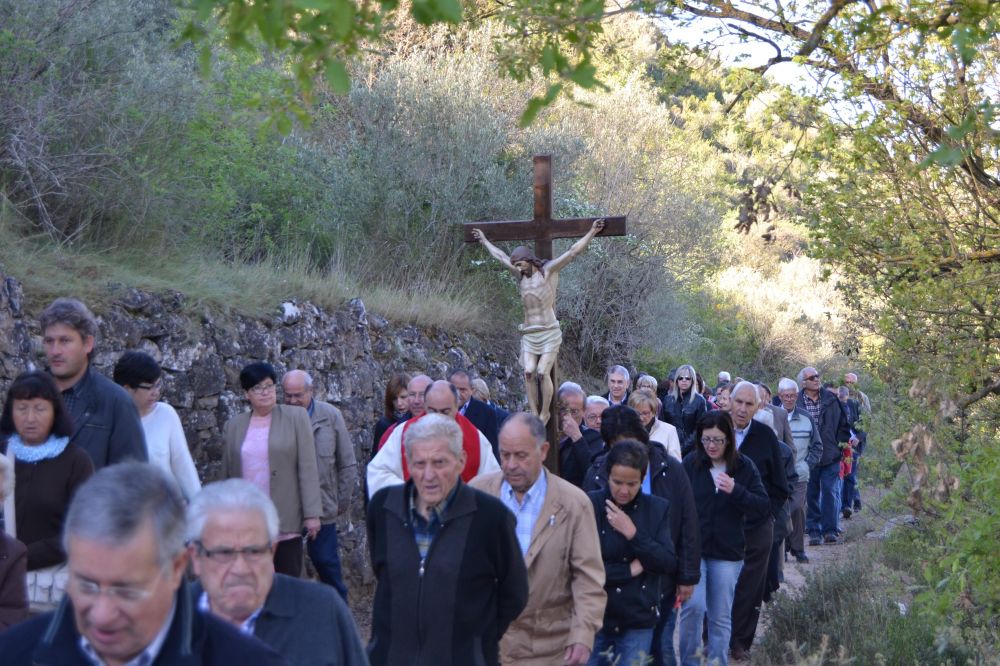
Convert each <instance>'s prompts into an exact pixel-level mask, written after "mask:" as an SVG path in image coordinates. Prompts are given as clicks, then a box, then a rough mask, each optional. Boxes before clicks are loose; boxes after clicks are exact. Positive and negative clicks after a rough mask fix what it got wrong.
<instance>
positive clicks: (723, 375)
mask: <svg viewBox="0 0 1000 666" xmlns="http://www.w3.org/2000/svg"><path fill="white" fill-rule="evenodd" d="M732 380H733V377H732V375H730V374H729V373H728V372H726V371H725V370H722V371H720V372H719V381H720V382H729V381H732Z"/></svg>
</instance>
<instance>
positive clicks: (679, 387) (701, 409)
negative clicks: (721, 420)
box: [660, 365, 708, 455]
mask: <svg viewBox="0 0 1000 666" xmlns="http://www.w3.org/2000/svg"><path fill="white" fill-rule="evenodd" d="M697 377H698V373H697V372H695V370H694V367H693V366H691V365H682V366H681V367H679V368H677V374H676V375H675V377H674V385H673V387H672V388H671V389H670V393H669V394H668V395H667V397H666V398H665V399H664V400H663V407H662V408H661V410H660V412H661V416H660V418H661V420H663V421H664V422H666V423H669V424H670V425H672V426H674V427H675V428H677V436H678V437H679V438H680V440H681V453H683V454H684V455H687V454H688V453H690V452H691V451H692V450H694V447H695V440H694V433H695V429H696V427H697V424H698V419H700V418H701V416H702V414H704V413H705V412H707V411H708V404H707V403H706V402H705V398H703V397H702V396H701V394H700V393H699V392H698V387H697V381H698V379H697Z"/></svg>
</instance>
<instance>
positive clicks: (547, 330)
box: [517, 322, 562, 356]
mask: <svg viewBox="0 0 1000 666" xmlns="http://www.w3.org/2000/svg"><path fill="white" fill-rule="evenodd" d="M517 330H519V331H521V351H522V352H528V353H529V354H534V355H535V356H541V355H542V354H548V353H550V352H553V353H554V352H557V351H559V346H560V345H561V344H562V329H561V328H559V322H555V323H553V324H548V325H544V326H540V325H533V326H525V325H524V324H520V325H519V326H518V327H517Z"/></svg>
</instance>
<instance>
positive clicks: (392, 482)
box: [366, 423, 500, 499]
mask: <svg viewBox="0 0 1000 666" xmlns="http://www.w3.org/2000/svg"><path fill="white" fill-rule="evenodd" d="M404 425H405V424H404V423H400V424H399V425H397V426H396V427H395V428H393V429H392V434H390V435H389V439H387V440H385V444H383V445H382V448H381V449H379V450H378V453H376V454H375V457H374V458H372V461H371V462H370V463H368V469H367V471H366V476H367V478H368V498H369V499H371V498H372V497H374V496H375V493H377V492H378V491H380V490H382V489H383V488H387V487H388V486H398V485H401V484H403V483H405V482H406V480H405V479H404V478H403V426H404ZM476 432H478V433H479V471H477V472H476V476H482V475H483V474H489V473H490V472H499V471H500V463H498V462H497V459H496V456H494V455H493V446H491V445H490V440H488V439H486V435H484V434H483V433H482V432H480V431H479V430H478V429H477V430H476Z"/></svg>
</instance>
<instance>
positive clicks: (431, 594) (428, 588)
mask: <svg viewBox="0 0 1000 666" xmlns="http://www.w3.org/2000/svg"><path fill="white" fill-rule="evenodd" d="M412 488H413V480H412V479H411V480H410V481H407V482H406V483H405V484H404V485H398V486H390V487H388V488H383V489H382V490H380V491H379V492H377V493H376V494H375V496H374V497H373V498H372V500H371V503H370V504H369V505H368V548H369V552H370V555H371V563H372V570H373V571H374V572H375V578H376V580H377V587H376V589H375V601H374V605H373V609H372V631H371V641H370V642H369V644H368V657H369V659H370V660H371V663H372V666H382V665H391V666H439V665H441V664H463V665H465V664H468V665H469V666H482V665H485V664H490V665H495V664H497V663H499V654H498V644H499V641H500V637H501V636H503V634H504V632H505V631H506V630H507V626H508V625H509V624H510V623H511V622H512V621H514V619H515V618H517V616H518V615H520V613H521V611H522V610H524V607H525V605H526V604H527V603H528V572H527V570H526V569H525V566H524V558H523V557H522V555H521V547H520V546H519V545H518V541H517V536H516V535H515V533H514V527H515V524H516V523H515V520H514V516H513V514H512V513H511V512H510V511H508V510H507V507H506V506H504V504H503V503H502V502H501V501H500V500H499V499H497V498H495V497H492V496H490V495H487V494H486V493H482V492H480V491H478V490H474V489H473V488H470V487H469V486H467V485H465V484H464V483H462V482H461V481H459V486H458V488H457V489H456V492H455V496H454V497H453V498H452V499H451V503H450V504H449V506H448V508H447V510H446V513H445V519H444V524H443V525H442V526H441V531H440V532H439V533H438V535H437V537H436V538H435V539H434V541H433V542H432V543H431V546H430V550H428V552H427V557H426V558H424V560H423V562H421V559H420V551H419V550H418V549H417V544H416V540H415V539H414V536H413V528H412V527H411V525H410V511H409V500H408V498H409V497H410V492H412Z"/></svg>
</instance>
